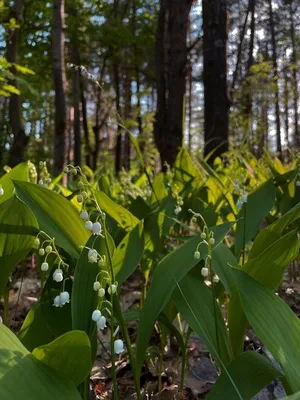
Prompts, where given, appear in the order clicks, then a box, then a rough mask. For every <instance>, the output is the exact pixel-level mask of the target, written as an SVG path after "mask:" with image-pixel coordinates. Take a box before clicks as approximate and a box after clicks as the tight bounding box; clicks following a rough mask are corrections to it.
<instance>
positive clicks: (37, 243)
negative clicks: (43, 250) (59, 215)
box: [33, 238, 41, 247]
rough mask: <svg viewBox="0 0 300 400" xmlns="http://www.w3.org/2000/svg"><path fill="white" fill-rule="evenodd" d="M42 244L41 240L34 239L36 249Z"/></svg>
mask: <svg viewBox="0 0 300 400" xmlns="http://www.w3.org/2000/svg"><path fill="white" fill-rule="evenodd" d="M40 243H41V242H40V239H39V238H36V239H34V242H33V245H34V247H39V245H40Z"/></svg>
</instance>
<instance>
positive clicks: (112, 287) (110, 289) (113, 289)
mask: <svg viewBox="0 0 300 400" xmlns="http://www.w3.org/2000/svg"><path fill="white" fill-rule="evenodd" d="M117 287H118V285H114V284H112V285H111V286H109V287H108V289H107V291H108V293H109V294H114V293H116V291H117Z"/></svg>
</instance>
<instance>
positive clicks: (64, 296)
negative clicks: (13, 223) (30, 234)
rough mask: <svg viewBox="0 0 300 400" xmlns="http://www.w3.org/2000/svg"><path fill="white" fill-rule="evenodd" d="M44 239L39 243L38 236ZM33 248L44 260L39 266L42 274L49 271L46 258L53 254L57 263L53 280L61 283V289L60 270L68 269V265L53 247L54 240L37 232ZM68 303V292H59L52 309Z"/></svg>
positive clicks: (61, 276)
mask: <svg viewBox="0 0 300 400" xmlns="http://www.w3.org/2000/svg"><path fill="white" fill-rule="evenodd" d="M41 235H42V236H44V237H46V239H45V240H44V241H43V242H42V243H41V241H40V238H39V237H40V236H41ZM34 247H35V248H36V249H38V254H39V255H40V256H41V257H43V256H45V258H44V261H43V262H42V264H41V270H42V271H43V272H47V271H48V270H49V264H48V262H47V259H48V257H49V256H50V254H53V255H55V256H56V260H57V262H58V268H57V269H56V270H55V271H54V272H53V275H52V277H53V280H54V281H55V282H57V283H61V282H63V287H64V275H63V269H62V268H66V269H67V268H68V267H69V265H68V264H67V263H65V262H64V260H63V259H62V258H61V256H60V254H59V252H58V250H57V248H56V246H55V239H54V238H51V237H50V236H48V235H47V234H46V233H45V232H42V231H41V232H39V234H38V236H37V237H36V238H35V240H34ZM69 301H70V295H69V293H68V292H65V291H63V292H61V293H60V295H58V296H56V297H55V299H54V303H53V306H54V307H62V306H64V305H65V304H67V303H69Z"/></svg>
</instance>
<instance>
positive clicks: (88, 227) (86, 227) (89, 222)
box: [84, 221, 93, 231]
mask: <svg viewBox="0 0 300 400" xmlns="http://www.w3.org/2000/svg"><path fill="white" fill-rule="evenodd" d="M84 227H85V229H87V230H88V231H91V230H92V229H93V223H92V221H86V223H85V224H84Z"/></svg>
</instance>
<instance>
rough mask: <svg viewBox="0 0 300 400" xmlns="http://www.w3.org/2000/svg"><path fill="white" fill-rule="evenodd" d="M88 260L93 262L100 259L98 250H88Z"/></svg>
mask: <svg viewBox="0 0 300 400" xmlns="http://www.w3.org/2000/svg"><path fill="white" fill-rule="evenodd" d="M88 260H89V262H90V263H91V264H93V263H96V262H97V261H98V254H97V251H96V250H94V249H90V250H89V252H88Z"/></svg>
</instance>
